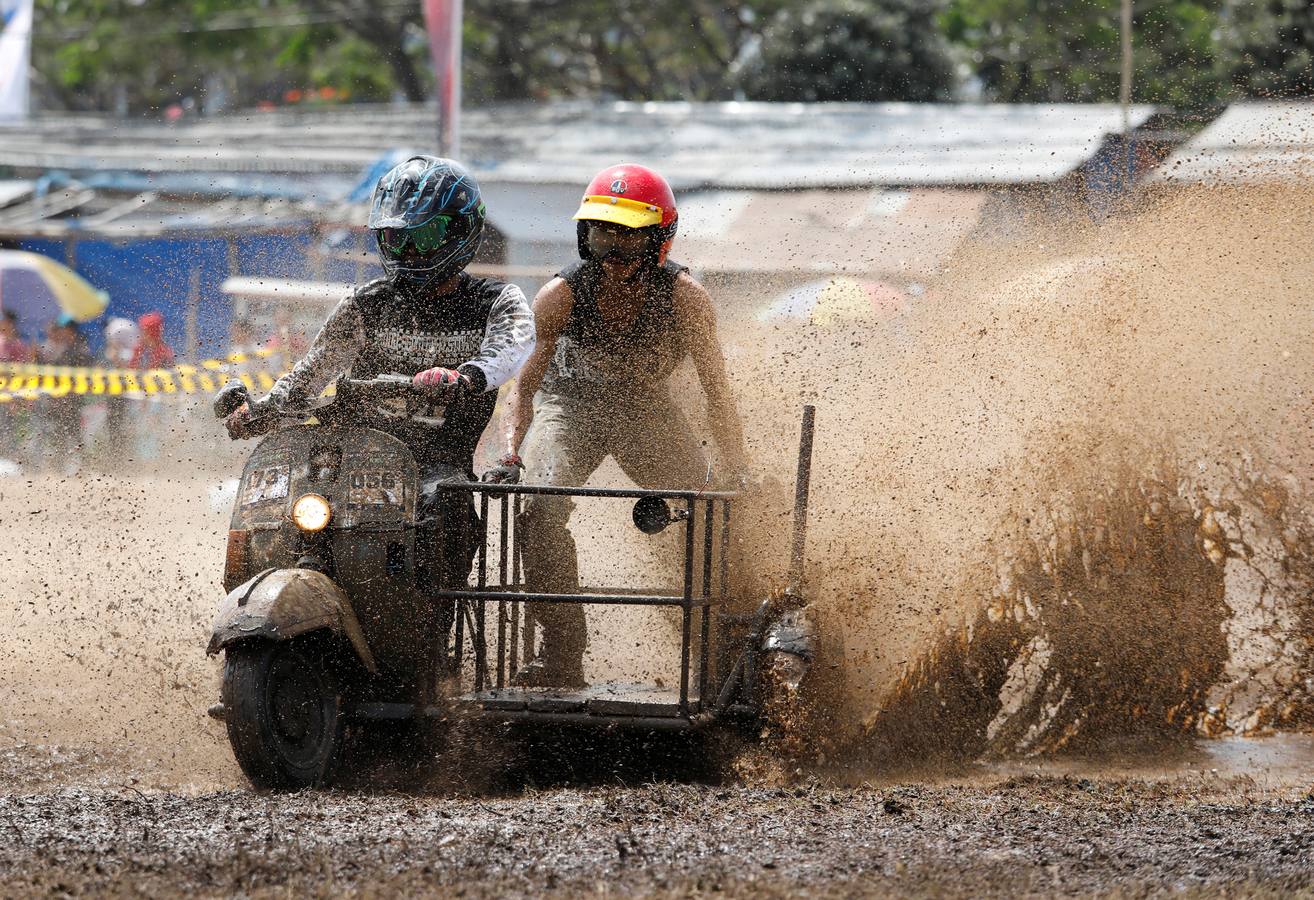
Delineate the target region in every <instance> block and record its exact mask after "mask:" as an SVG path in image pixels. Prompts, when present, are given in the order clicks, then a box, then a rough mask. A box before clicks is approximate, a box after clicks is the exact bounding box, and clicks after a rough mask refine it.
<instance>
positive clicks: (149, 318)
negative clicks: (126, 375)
mask: <svg viewBox="0 0 1314 900" xmlns="http://www.w3.org/2000/svg"><path fill="white" fill-rule="evenodd" d="M137 325H138V327H140V328H141V338H140V339H139V340H138V341H137V346H136V348H135V349H134V350H133V351H132V367H133V368H134V369H167V368H170V367H171V366H173V364H174V356H173V348H171V347H170V346H169V345H168V344H166V343H165V342H164V314H163V313H161V312H159V311H158V310H152V311H151V312H148V313H147V314H146V315H144V316H142V317H141V318H140V319H138V320H137ZM139 402H141V403H143V404H144V405H143V406H142V410H141V415H140V417H139V420H138V424H139V428H140V432H139V433H140V437H141V448H140V451H141V453H140V456H141V458H142V459H148V460H153V459H156V458H158V457H159V455H160V452H161V446H160V442H161V439H162V438H163V436H164V434H165V432H172V431H173V430H174V429H173V428H172V427H166V419H167V414H166V412H165V409H164V406H163V405H162V403H161V401H160V397H159V395H155V396H152V397H147V398H146V399H145V400H144V401H139Z"/></svg>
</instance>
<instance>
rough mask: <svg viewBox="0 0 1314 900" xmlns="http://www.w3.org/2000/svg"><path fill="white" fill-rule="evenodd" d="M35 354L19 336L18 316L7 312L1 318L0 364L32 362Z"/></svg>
mask: <svg viewBox="0 0 1314 900" xmlns="http://www.w3.org/2000/svg"><path fill="white" fill-rule="evenodd" d="M34 357H35V354H34V353H33V352H32V348H31V347H29V346H28V345H27V344H26V343H25V342H24V341H23V339H22V337H20V336H19V334H18V314H17V313H15V312H14V311H13V310H9V309H7V310H5V311H4V314H3V315H2V316H0V362H18V363H23V362H32V360H33V358H34Z"/></svg>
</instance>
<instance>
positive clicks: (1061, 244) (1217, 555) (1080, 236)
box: [736, 184, 1314, 766]
mask: <svg viewBox="0 0 1314 900" xmlns="http://www.w3.org/2000/svg"><path fill="white" fill-rule="evenodd" d="M1311 191H1312V189H1311V187H1310V186H1309V185H1291V184H1286V185H1282V186H1280V187H1277V186H1274V187H1260V188H1255V187H1250V188H1245V189H1241V188H1218V189H1195V190H1180V189H1174V190H1165V191H1163V192H1162V193H1157V194H1152V195H1150V196H1147V197H1144V198H1142V201H1141V203H1140V205H1139V207H1138V208H1137V209H1136V210H1128V211H1126V212H1124V213H1122V214H1120V215H1117V216H1114V217H1112V218H1109V219H1106V220H1105V221H1103V222H1102V223H1099V224H1098V225H1097V224H1093V223H1091V224H1085V223H1089V222H1090V218H1089V216H1087V215H1085V214H1084V213H1075V214H1063V213H1061V212H1055V211H1054V210H1053V209H1052V208H1050V209H1048V210H1046V211H1042V212H1038V213H1037V214H1036V215H1034V216H1032V217H1031V220H1030V221H1029V223H1028V224H1027V225H1026V226H1024V227H1022V228H1014V229H1011V230H1010V233H1009V234H1007V235H1006V236H998V235H995V234H994V233H993V230H992V229H991V228H990V227H989V224H988V223H987V225H986V227H984V228H983V229H981V232H980V233H979V234H978V236H977V237H976V238H975V239H974V240H973V241H971V242H970V243H969V244H968V245H967V246H966V247H965V248H963V249H962V250H961V252H959V253H958V254H957V255H956V256H955V258H954V259H952V260H951V261H950V262H949V264H948V265H947V266H946V268H945V270H944V272H943V274H942V277H940V278H939V279H938V281H937V283H935V284H934V285H932V286H931V288H930V289H929V290H928V292H927V296H926V297H925V298H923V300H922V301H921V302H919V303H917V304H915V305H914V306H913V307H911V308H910V309H908V310H907V311H906V312H904V313H902V314H899V315H897V316H893V317H887V318H884V319H881V320H879V321H875V322H861V323H857V324H854V325H851V326H849V327H837V326H834V325H831V326H826V327H823V326H811V325H809V326H806V327H804V328H802V329H801V330H800V329H798V328H785V327H781V328H779V329H777V330H776V331H775V332H774V333H773V334H772V335H770V336H769V337H768V339H767V340H766V342H765V344H766V345H765V348H764V350H763V352H762V355H761V357H760V358H759V357H755V358H753V359H751V360H749V359H746V358H745V357H743V356H740V357H739V358H738V365H737V372H736V375H737V377H738V379H739V383H740V396H741V398H742V399H743V402H744V405H745V406H746V408H747V418H748V421H749V425H748V428H747V430H748V432H749V433H750V434H751V435H754V436H755V438H756V441H755V446H754V448H753V450H754V453H755V456H756V458H757V459H759V460H764V461H768V462H769V463H770V467H771V468H772V469H773V470H774V471H777V472H779V473H780V474H781V475H782V476H783V475H785V473H787V472H788V471H789V461H788V458H787V455H788V451H789V449H790V448H791V447H792V446H793V443H794V440H795V439H796V438H795V434H796V429H797V425H796V422H797V419H796V411H797V409H798V408H799V406H800V405H801V404H802V403H804V402H809V401H811V402H815V403H816V404H817V405H818V428H819V431H818V438H817V440H818V443H817V451H816V471H815V474H814V478H813V497H814V499H813V525H812V530H811V533H810V541H809V558H810V561H811V565H812V578H811V587H810V590H811V593H812V595H813V596H814V597H815V598H816V608H817V610H818V612H819V614H820V617H821V620H822V627H823V633H824V634H825V635H826V636H827V639H828V646H827V652H826V659H825V660H824V661H823V665H824V670H823V675H826V676H827V677H825V678H824V679H823V683H824V685H825V686H824V687H823V688H822V689H821V690H820V694H819V696H816V697H814V698H813V700H814V704H813V705H814V707H815V709H816V710H817V712H818V714H820V715H822V716H824V717H825V718H827V719H829V720H830V721H829V723H828V724H827V725H826V727H824V728H820V729H818V733H819V735H820V734H823V733H824V734H827V735H834V736H835V737H833V738H831V739H829V740H827V741H825V742H822V741H821V740H820V737H818V741H817V751H818V753H819V754H820V755H821V756H822V757H823V758H825V757H830V762H832V763H840V764H854V765H859V766H867V765H871V764H881V765H888V764H890V763H891V762H898V761H902V760H907V759H926V758H935V757H938V758H942V759H965V758H975V757H977V756H979V755H981V754H1000V755H1002V754H1035V753H1044V752H1049V751H1055V750H1059V749H1064V748H1068V749H1091V748H1099V747H1106V746H1108V745H1109V744H1110V743H1116V742H1119V741H1122V742H1125V741H1126V740H1127V739H1128V738H1131V739H1133V740H1135V741H1141V740H1150V741H1153V740H1157V739H1159V738H1161V737H1163V736H1165V735H1171V734H1181V733H1192V732H1204V733H1209V734H1218V733H1223V732H1234V733H1255V732H1258V731H1262V730H1264V729H1268V728H1272V727H1283V726H1299V725H1309V724H1312V723H1314V702H1312V697H1314V692H1312V690H1311V688H1312V687H1314V680H1312V679H1311V674H1312V664H1314V658H1312V657H1311V646H1312V645H1311V638H1314V630H1312V628H1311V626H1312V625H1314V605H1312V604H1314V601H1312V600H1311V597H1312V596H1314V558H1312V557H1314V526H1312V525H1311V519H1310V509H1311V506H1310V501H1311V499H1314V498H1312V497H1311V490H1312V489H1314V440H1312V438H1314V431H1312V430H1311V428H1312V419H1311V417H1312V416H1314V354H1311V353H1310V351H1309V341H1310V337H1311V335H1314V287H1312V285H1314V258H1311V255H1310V254H1309V252H1308V251H1309V237H1308V236H1309V235H1310V234H1311V233H1314V203H1311V200H1314V194H1312V193H1311ZM882 249H883V248H881V247H877V246H873V247H872V248H870V252H871V253H872V255H873V256H874V257H878V256H879V254H880V253H881V252H882ZM763 562H764V564H765V563H767V562H768V560H764V561H763Z"/></svg>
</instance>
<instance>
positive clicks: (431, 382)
mask: <svg viewBox="0 0 1314 900" xmlns="http://www.w3.org/2000/svg"><path fill="white" fill-rule="evenodd" d="M411 384H413V385H415V386H416V387H417V388H422V389H423V390H424V392H425V394H426V395H428V396H429V397H430V398H431V399H433V400H435V401H438V402H440V403H450V402H451V401H452V400H455V399H456V398H457V397H459V396H460V395H461V394H465V393H470V389H471V387H472V385H471V382H470V376H469V375H466V374H465V373H464V372H458V371H456V370H455V369H443V368H435V369H425V370H424V371H423V372H420V373H419V374H417V375H416V376H415V377H414V378H412V379H411Z"/></svg>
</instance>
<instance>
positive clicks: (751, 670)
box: [440, 406, 815, 731]
mask: <svg viewBox="0 0 1314 900" xmlns="http://www.w3.org/2000/svg"><path fill="white" fill-rule="evenodd" d="M814 413H815V409H814V408H813V407H812V406H807V407H805V408H804V414H803V424H802V429H801V434H800V442H799V455H798V473H797V478H796V481H795V497H794V528H793V536H792V545H791V558H790V569H789V583H788V585H787V586H786V587H785V589H784V591H783V592H782V593H781V594H779V595H778V596H776V597H773V598H770V599H766V600H762V601H761V602H760V603H758V604H756V608H755V609H754V610H753V611H752V612H742V611H740V610H743V609H744V602H743V601H744V599H745V598H734V597H731V594H730V591H731V572H730V557H731V553H730V550H731V542H730V533H731V525H732V518H733V512H732V510H733V506H734V502H735V500H736V499H737V498H738V496H739V495H738V494H737V493H736V492H733V491H706V490H697V491H691V490H645V489H641V488H632V489H629V488H583V487H557V486H544V485H492V484H474V485H457V484H453V485H444V486H443V488H442V489H443V490H448V491H471V492H473V493H474V494H477V495H478V507H479V513H480V514H479V522H480V527H481V528H482V535H483V539H482V540H481V541H480V543H479V549H478V555H477V558H476V562H475V586H474V588H473V589H465V590H447V591H443V592H442V593H441V595H440V596H442V597H443V598H444V599H448V600H451V601H454V602H455V604H456V614H455V639H454V641H453V644H452V648H453V652H454V653H455V654H456V660H457V661H458V668H459V661H460V660H462V659H463V658H464V656H465V655H466V654H465V646H466V643H467V641H468V642H469V644H470V647H471V655H472V656H473V668H474V674H473V689H472V690H469V691H465V692H464V693H462V694H461V695H460V697H459V700H458V702H459V704H460V705H461V706H462V707H464V709H465V710H467V711H468V712H471V713H475V714H478V715H481V716H484V717H486V718H492V719H498V720H501V721H506V722H527V723H535V724H540V725H549V724H554V725H586V726H601V727H628V728H637V729H646V730H660V731H686V730H693V729H699V728H703V727H706V726H708V725H711V724H714V723H717V722H721V721H725V720H736V721H740V722H743V723H753V722H756V721H758V719H759V718H760V715H761V706H762V704H761V692H760V689H759V679H758V673H759V662H760V660H761V659H762V657H763V655H764V654H765V653H767V652H770V650H771V647H770V646H769V644H770V641H769V640H768V635H769V633H770V631H771V625H772V623H773V622H775V621H776V620H778V619H780V617H781V616H782V614H785V613H787V612H790V611H798V612H799V613H803V612H804V610H803V607H804V606H805V601H804V600H803V597H802V579H803V555H804V546H805V542H806V523H807V507H808V495H809V487H810V482H811V467H812V438H813V422H814ZM533 496H564V497H571V498H608V499H613V500H633V501H635V502H636V504H637V505H636V508H635V510H634V514H633V518H634V521H635V524H636V526H639V527H640V528H641V529H642V530H645V531H649V532H650V533H653V532H655V531H657V530H661V529H662V528H664V527H667V526H669V525H676V526H678V527H682V528H683V538H684V540H683V544H684V558H683V561H682V573H683V579H682V584H681V588H680V591H679V592H678V593H675V592H673V591H671V590H663V589H661V588H655V589H654V588H647V589H644V588H639V589H633V588H616V587H605V588H581V589H580V591H579V592H577V593H565V594H563V593H546V592H541V591H531V590H529V589H528V587H527V586H526V584H525V581H524V576H523V571H522V564H521V556H520V552H519V542H518V541H517V540H516V538H517V532H518V531H519V520H520V513H521V508H522V501H523V498H525V497H533ZM494 503H496V504H497V507H498V508H497V517H498V529H497V534H498V554H497V573H496V576H495V579H494V580H492V581H491V582H490V578H489V541H488V535H489V512H490V506H492V505H493V504H494ZM654 503H656V504H657V507H656V510H657V516H656V518H657V521H653V520H652V513H653V512H654V507H653V506H652V505H651V504H654ZM671 503H674V504H676V509H675V510H674V511H671V510H670V509H669V504H671ZM645 504H647V509H646V510H645V509H644V508H643V507H644V505H645ZM718 507H719V509H718ZM645 520H647V521H645ZM527 603H578V604H583V605H586V606H604V607H605V606H647V607H674V608H677V609H679V610H680V648H679V672H680V674H679V688H678V690H671V689H668V688H666V687H665V686H663V685H660V684H617V683H604V684H600V685H595V686H591V687H587V688H584V689H582V690H569V689H554V688H526V687H517V686H514V685H512V684H511V680H512V675H513V673H514V672H515V671H516V668H517V664H518V662H519V661H520V660H521V659H522V658H523V659H524V660H526V661H527V660H528V659H529V658H531V657H532V652H533V629H532V626H531V625H530V623H529V619H528V616H527V609H526V607H525V604H527ZM490 604H492V605H494V610H495V614H496V618H495V622H496V624H495V627H494V631H495V641H496V643H495V652H494V656H495V664H494V666H493V668H492V669H491V670H490V669H489V665H488V658H489V640H488V634H487V625H486V623H487V621H488V609H489V605H490ZM695 619H697V621H696V622H695ZM695 626H696V627H697V650H696V651H695V649H694V629H695ZM785 652H795V651H794V650H787V651H785ZM803 652H804V653H805V654H810V653H811V648H810V647H809V648H807V649H805V650H804V651H803ZM806 658H807V659H809V660H810V655H807V656H806Z"/></svg>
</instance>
